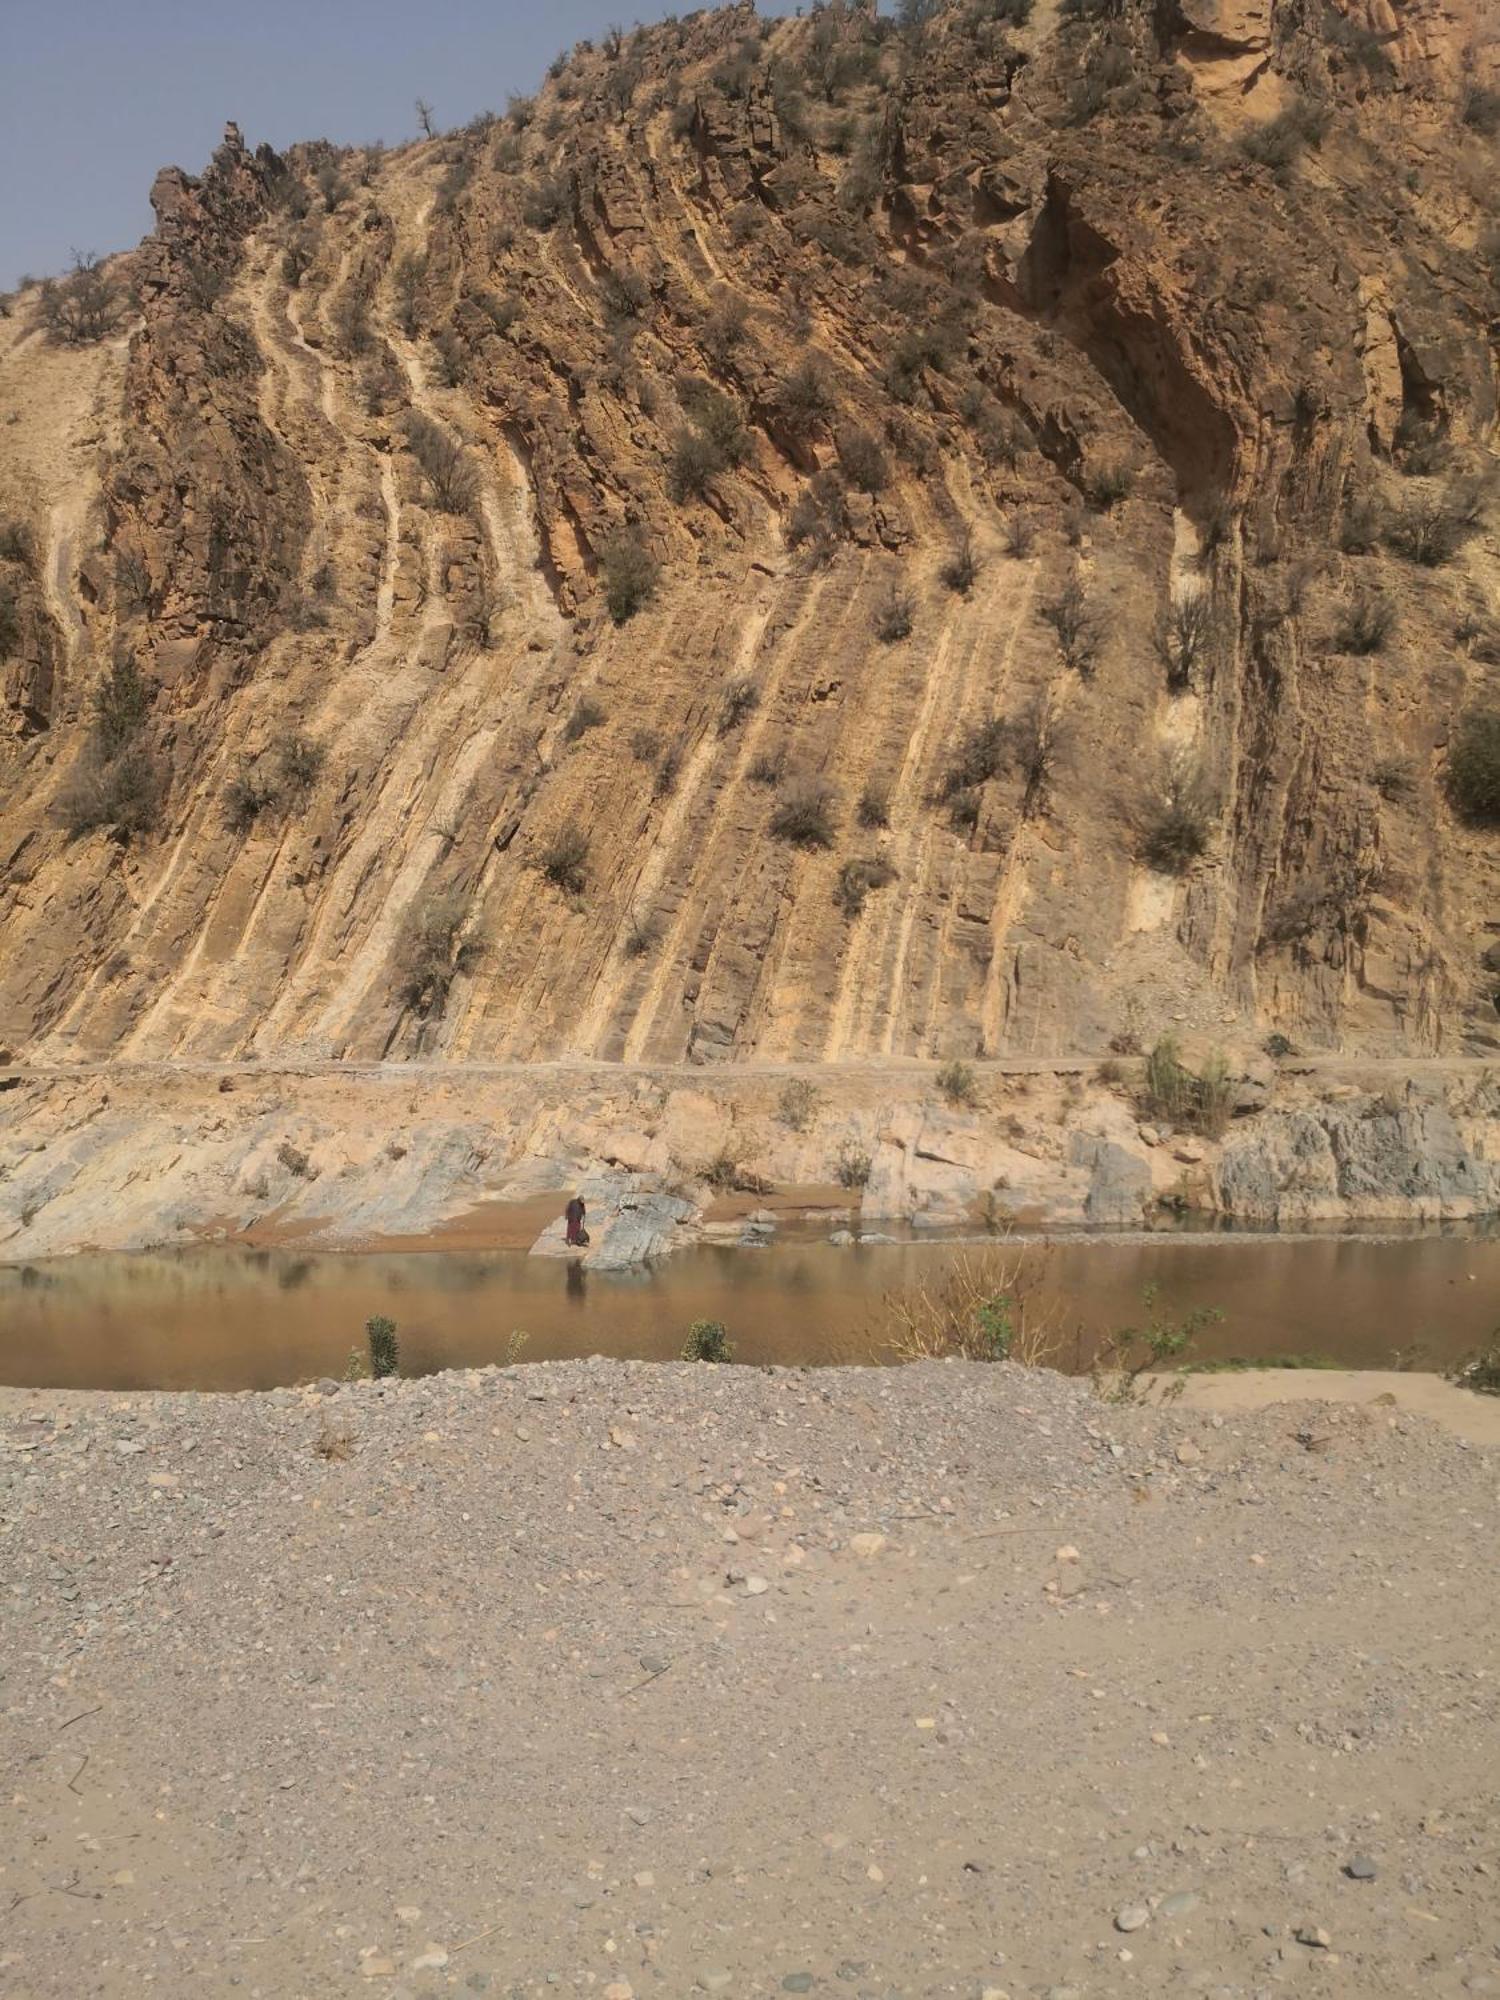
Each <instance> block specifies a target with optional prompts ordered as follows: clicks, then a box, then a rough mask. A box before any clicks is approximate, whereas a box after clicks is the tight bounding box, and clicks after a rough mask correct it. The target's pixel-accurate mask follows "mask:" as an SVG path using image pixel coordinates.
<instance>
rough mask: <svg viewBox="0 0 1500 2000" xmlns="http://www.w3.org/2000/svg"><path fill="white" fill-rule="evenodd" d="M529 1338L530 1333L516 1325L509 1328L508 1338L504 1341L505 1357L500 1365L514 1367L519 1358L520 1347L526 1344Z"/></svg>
mask: <svg viewBox="0 0 1500 2000" xmlns="http://www.w3.org/2000/svg"><path fill="white" fill-rule="evenodd" d="M530 1339H531V1335H530V1334H529V1333H523V1332H522V1331H521V1329H520V1328H519V1327H518V1326H513V1327H512V1328H511V1330H510V1338H509V1339H508V1340H507V1341H506V1343H505V1359H504V1361H503V1362H502V1363H501V1364H500V1365H501V1366H502V1367H503V1368H514V1367H515V1365H516V1363H517V1362H518V1361H519V1360H520V1358H521V1349H522V1348H523V1347H525V1346H526V1344H527V1342H528V1341H529V1340H530Z"/></svg>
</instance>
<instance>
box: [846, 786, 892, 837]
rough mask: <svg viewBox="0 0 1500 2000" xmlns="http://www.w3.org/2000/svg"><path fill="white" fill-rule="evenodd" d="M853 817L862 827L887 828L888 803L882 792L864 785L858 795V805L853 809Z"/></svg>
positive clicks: (889, 811) (888, 821) (889, 814)
mask: <svg viewBox="0 0 1500 2000" xmlns="http://www.w3.org/2000/svg"><path fill="white" fill-rule="evenodd" d="M854 817H855V818H856V819H857V820H858V821H859V823H860V825H861V826H863V827H879V826H889V825H890V823H891V808H890V801H889V800H888V799H887V797H886V795H885V793H884V792H883V791H880V790H879V789H878V788H877V787H875V786H873V785H866V787H865V789H864V790H863V791H862V792H861V793H860V795H859V803H858V804H857V805H856V806H855V808H854Z"/></svg>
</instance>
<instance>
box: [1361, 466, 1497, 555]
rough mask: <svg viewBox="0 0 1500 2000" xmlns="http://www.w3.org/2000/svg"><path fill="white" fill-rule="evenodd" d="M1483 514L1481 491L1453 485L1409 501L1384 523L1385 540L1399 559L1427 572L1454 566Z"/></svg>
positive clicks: (1472, 487)
mask: <svg viewBox="0 0 1500 2000" xmlns="http://www.w3.org/2000/svg"><path fill="white" fill-rule="evenodd" d="M1483 512H1484V498H1483V492H1482V490H1481V489H1480V488H1478V487H1474V486H1465V485H1453V486H1449V487H1447V488H1445V489H1444V490H1443V491H1442V492H1440V493H1426V494H1421V495H1419V496H1417V497H1416V498H1413V499H1410V500H1407V501H1406V502H1405V504H1404V505H1402V506H1401V507H1399V508H1398V509H1397V510H1396V511H1395V512H1394V513H1393V514H1391V515H1390V516H1389V517H1388V518H1387V520H1386V523H1385V539H1386V541H1387V542H1388V543H1389V544H1390V546H1391V547H1392V548H1393V549H1395V551H1396V552H1397V554H1398V555H1402V556H1405V558H1406V560H1407V561H1408V562H1414V563H1420V564H1421V565H1422V567H1423V568H1425V569H1441V568H1442V566H1443V565H1444V564H1445V563H1450V562H1452V560H1453V558H1454V557H1455V556H1456V555H1457V554H1458V552H1459V550H1460V549H1461V548H1462V547H1463V545H1464V543H1465V542H1466V541H1467V540H1468V538H1469V536H1470V535H1471V534H1472V533H1473V532H1474V530H1475V528H1476V527H1478V525H1479V523H1480V521H1481V519H1482V518H1483Z"/></svg>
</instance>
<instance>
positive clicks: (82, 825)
mask: <svg viewBox="0 0 1500 2000" xmlns="http://www.w3.org/2000/svg"><path fill="white" fill-rule="evenodd" d="M161 792H162V785H161V779H160V776H159V774H158V772H157V769H156V766H155V763H154V762H153V760H152V758H151V755H150V753H149V751H147V749H146V748H145V746H144V745H143V744H139V743H131V744H128V745H126V746H125V748H123V749H122V750H120V751H119V752H118V753H117V754H116V755H115V756H113V757H109V756H106V755H104V754H103V752H102V751H101V749H100V748H99V745H98V742H97V740H95V741H93V742H91V743H90V744H89V745H88V746H87V747H86V748H85V750H84V753H83V755H82V757H80V759H79V761H78V764H77V766H76V767H75V769H74V771H73V773H72V775H71V776H70V777H69V779H68V781H67V783H66V784H65V785H64V786H63V788H62V790H61V791H60V793H59V795H58V814H59V817H60V818H61V820H62V822H63V824H64V825H65V826H66V827H67V828H68V830H69V832H70V833H75V834H79V833H90V832H92V831H93V830H94V829H95V828H96V827H110V828H112V829H113V830H114V831H115V832H116V833H121V834H125V835H127V836H128V835H130V834H133V833H149V832H150V831H151V829H152V828H153V827H154V826H155V825H156V821H157V816H158V813H159V811H160V807H161Z"/></svg>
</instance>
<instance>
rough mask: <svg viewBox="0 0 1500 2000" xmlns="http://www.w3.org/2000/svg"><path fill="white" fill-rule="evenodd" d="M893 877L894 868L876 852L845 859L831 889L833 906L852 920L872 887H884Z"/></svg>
mask: <svg viewBox="0 0 1500 2000" xmlns="http://www.w3.org/2000/svg"><path fill="white" fill-rule="evenodd" d="M895 879H896V871H895V869H894V868H893V867H892V866H891V864H890V862H889V861H886V860H885V859H883V857H881V856H880V855H878V854H876V855H865V856H863V857H862V858H860V859H859V860H856V861H846V862H845V863H844V865H843V867H842V868H841V869H840V870H839V879H838V882H837V884H836V885H835V887H834V891H833V900H834V904H835V907H836V908H838V909H839V910H841V911H842V912H843V913H844V915H845V916H846V917H848V918H849V919H850V920H851V921H852V920H853V919H854V918H855V917H857V916H858V915H859V914H860V912H861V911H862V910H863V909H864V907H865V898H866V897H867V896H868V895H869V893H870V891H871V890H872V889H884V888H885V887H886V885H887V884H888V883H891V882H894V881H895Z"/></svg>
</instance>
